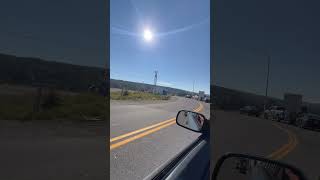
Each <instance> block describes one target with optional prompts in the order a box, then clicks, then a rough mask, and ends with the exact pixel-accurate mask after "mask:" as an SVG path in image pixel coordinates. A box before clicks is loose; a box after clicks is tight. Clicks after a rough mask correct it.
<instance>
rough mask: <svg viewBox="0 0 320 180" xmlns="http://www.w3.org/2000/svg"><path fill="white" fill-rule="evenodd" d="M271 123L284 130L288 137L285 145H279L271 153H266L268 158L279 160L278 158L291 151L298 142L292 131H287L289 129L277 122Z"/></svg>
mask: <svg viewBox="0 0 320 180" xmlns="http://www.w3.org/2000/svg"><path fill="white" fill-rule="evenodd" d="M273 125H274V126H276V127H277V128H279V129H281V130H283V131H285V132H286V133H287V134H288V137H289V141H288V143H286V144H285V145H283V146H281V147H280V148H279V149H278V150H276V151H274V152H273V153H271V154H270V155H268V158H271V159H274V160H279V159H281V158H283V157H285V156H286V155H287V154H289V152H291V151H292V150H293V149H294V148H295V147H296V146H297V145H298V143H299V142H298V139H297V137H296V135H295V134H294V133H292V132H291V131H289V130H287V129H285V128H283V127H281V126H279V125H277V124H273Z"/></svg>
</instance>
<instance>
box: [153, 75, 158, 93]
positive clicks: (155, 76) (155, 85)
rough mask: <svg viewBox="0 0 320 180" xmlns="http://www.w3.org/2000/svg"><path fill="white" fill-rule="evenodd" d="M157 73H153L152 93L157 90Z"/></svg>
mask: <svg viewBox="0 0 320 180" xmlns="http://www.w3.org/2000/svg"><path fill="white" fill-rule="evenodd" d="M157 80H158V71H154V93H156V90H157Z"/></svg>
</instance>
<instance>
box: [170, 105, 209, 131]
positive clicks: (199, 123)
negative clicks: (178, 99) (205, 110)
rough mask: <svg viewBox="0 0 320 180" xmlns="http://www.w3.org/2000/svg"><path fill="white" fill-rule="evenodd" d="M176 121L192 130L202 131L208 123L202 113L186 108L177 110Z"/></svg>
mask: <svg viewBox="0 0 320 180" xmlns="http://www.w3.org/2000/svg"><path fill="white" fill-rule="evenodd" d="M176 123H177V124H178V125H179V126H181V127H184V128H186V129H189V130H191V131H194V132H204V130H205V129H206V128H205V127H206V126H207V124H208V122H207V120H206V117H205V116H204V115H203V114H200V113H197V112H193V111H188V110H181V111H179V112H178V114H177V117H176Z"/></svg>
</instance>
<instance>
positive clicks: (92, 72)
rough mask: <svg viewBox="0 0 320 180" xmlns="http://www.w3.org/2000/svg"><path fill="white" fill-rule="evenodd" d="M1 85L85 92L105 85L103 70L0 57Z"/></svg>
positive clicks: (35, 59)
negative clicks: (34, 86) (49, 86)
mask: <svg viewBox="0 0 320 180" xmlns="http://www.w3.org/2000/svg"><path fill="white" fill-rule="evenodd" d="M0 64H1V65H0V82H4V83H11V84H20V85H32V84H48V85H52V86H55V87H57V88H59V89H65V90H71V91H82V90H86V89H87V88H88V86H89V85H90V84H97V83H101V81H103V74H104V69H103V68H97V67H88V66H79V65H73V64H67V63H60V62H53V61H45V60H42V59H39V58H28V57H16V56H11V55H5V54H0Z"/></svg>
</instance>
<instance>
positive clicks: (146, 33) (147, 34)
mask: <svg viewBox="0 0 320 180" xmlns="http://www.w3.org/2000/svg"><path fill="white" fill-rule="evenodd" d="M143 39H144V40H145V41H147V42H150V41H152V39H153V33H152V31H151V30H150V29H144V31H143Z"/></svg>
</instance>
